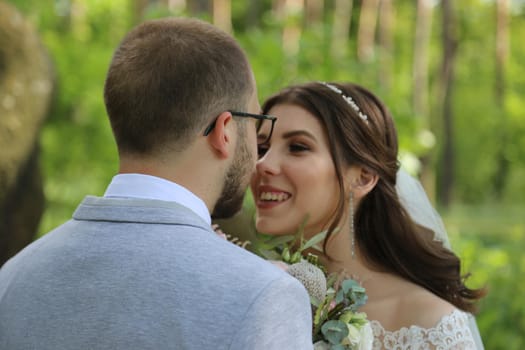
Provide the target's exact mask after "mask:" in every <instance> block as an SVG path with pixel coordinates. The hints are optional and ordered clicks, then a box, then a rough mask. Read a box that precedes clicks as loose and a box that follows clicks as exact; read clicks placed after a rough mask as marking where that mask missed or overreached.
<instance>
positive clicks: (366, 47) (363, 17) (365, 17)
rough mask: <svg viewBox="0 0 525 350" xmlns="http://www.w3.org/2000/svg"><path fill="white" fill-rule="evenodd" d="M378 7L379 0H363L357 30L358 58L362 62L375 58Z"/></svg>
mask: <svg viewBox="0 0 525 350" xmlns="http://www.w3.org/2000/svg"><path fill="white" fill-rule="evenodd" d="M378 8H379V0H362V3H361V13H360V15H359V29H358V31H357V58H358V59H359V61H361V62H369V61H370V60H372V59H373V58H374V35H375V31H376V26H377V13H378Z"/></svg>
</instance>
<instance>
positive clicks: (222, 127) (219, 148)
mask: <svg viewBox="0 0 525 350" xmlns="http://www.w3.org/2000/svg"><path fill="white" fill-rule="evenodd" d="M232 121H233V118H232V115H231V113H230V112H223V113H221V114H220V115H219V116H218V117H217V119H216V120H215V127H214V128H213V130H212V131H211V132H210V133H209V134H208V136H207V141H208V143H209V145H210V147H211V148H212V149H213V151H214V153H215V154H216V155H217V156H218V157H219V158H222V159H226V158H228V157H229V156H230V155H231V152H232V150H233V146H232V141H233V137H232V136H233V134H235V130H234V126H233V124H234V123H232Z"/></svg>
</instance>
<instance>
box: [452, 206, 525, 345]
mask: <svg viewBox="0 0 525 350" xmlns="http://www.w3.org/2000/svg"><path fill="white" fill-rule="evenodd" d="M523 210H524V208H523V207H495V206H486V207H482V208H480V207H474V208H472V207H464V206H456V207H453V208H452V209H451V210H449V211H448V213H447V215H445V216H444V219H445V223H446V225H447V228H448V229H449V234H450V238H451V242H452V246H453V248H454V250H455V251H456V252H459V255H460V257H461V259H462V261H463V264H464V265H463V268H464V272H465V273H467V272H471V273H472V276H471V277H470V278H469V279H468V285H469V286H470V287H476V288H479V287H482V286H486V287H487V290H488V294H487V296H486V297H485V298H484V299H482V301H481V303H480V310H479V314H478V315H477V317H476V318H477V322H478V326H479V329H480V333H481V336H482V338H483V342H484V345H485V348H486V349H491V350H499V349H501V350H503V349H505V350H518V349H523V347H524V346H525V340H524V339H523V330H524V329H525V303H524V302H523V298H522V297H521V296H522V295H523V294H524V293H525V284H523V283H522V281H521V277H522V276H524V275H525V256H524V255H523V253H522V252H523V246H524V243H525V220H523ZM503 223H504V224H503Z"/></svg>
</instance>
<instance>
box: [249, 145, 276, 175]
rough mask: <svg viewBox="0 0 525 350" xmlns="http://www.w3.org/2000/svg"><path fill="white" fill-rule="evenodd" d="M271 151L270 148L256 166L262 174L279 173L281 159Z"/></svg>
mask: <svg viewBox="0 0 525 350" xmlns="http://www.w3.org/2000/svg"><path fill="white" fill-rule="evenodd" d="M269 151H270V150H269V149H268V150H267V151H266V153H265V154H264V155H263V156H262V157H261V158H260V159H259V160H258V161H257V164H256V166H255V168H256V169H257V173H259V174H260V175H277V174H278V173H279V159H278V157H277V156H276V154H275V153H272V152H269Z"/></svg>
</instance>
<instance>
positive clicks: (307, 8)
mask: <svg viewBox="0 0 525 350" xmlns="http://www.w3.org/2000/svg"><path fill="white" fill-rule="evenodd" d="M323 10H324V0H305V3H304V27H305V28H307V27H310V26H312V25H313V24H317V23H321V22H322V21H323Z"/></svg>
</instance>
